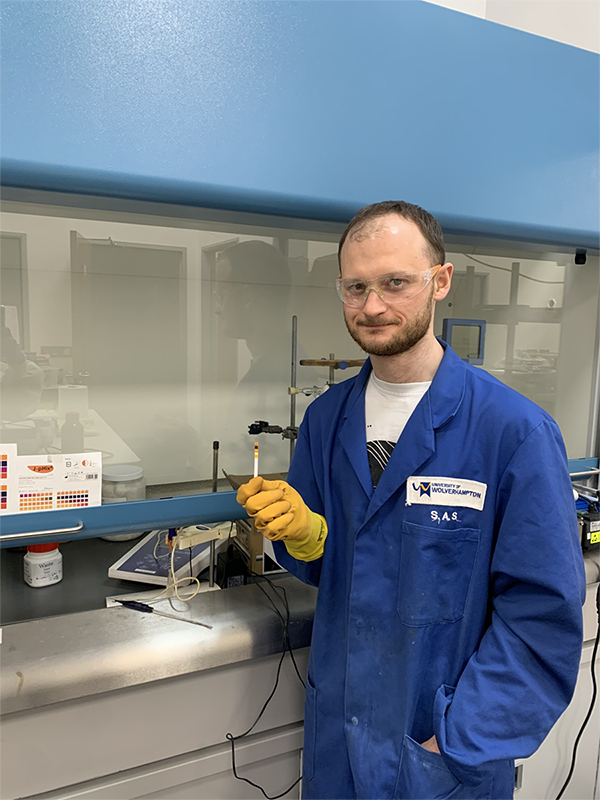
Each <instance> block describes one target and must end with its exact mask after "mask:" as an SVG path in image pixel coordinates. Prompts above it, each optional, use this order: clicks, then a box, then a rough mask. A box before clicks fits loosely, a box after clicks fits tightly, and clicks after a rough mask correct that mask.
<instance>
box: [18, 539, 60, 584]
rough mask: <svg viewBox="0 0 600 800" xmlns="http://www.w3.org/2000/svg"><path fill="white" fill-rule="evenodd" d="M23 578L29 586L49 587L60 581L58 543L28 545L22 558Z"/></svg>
mask: <svg viewBox="0 0 600 800" xmlns="http://www.w3.org/2000/svg"><path fill="white" fill-rule="evenodd" d="M23 576H24V578H25V583H27V584H29V586H34V587H37V586H50V585H51V584H52V583H58V582H59V581H61V580H62V576H63V565H62V553H61V552H60V551H59V549H58V542H48V543H46V544H28V545H27V552H26V553H25V555H24V557H23Z"/></svg>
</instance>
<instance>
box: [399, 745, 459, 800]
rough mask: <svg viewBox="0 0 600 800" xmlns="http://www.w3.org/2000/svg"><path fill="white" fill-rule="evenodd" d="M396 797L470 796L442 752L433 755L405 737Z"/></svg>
mask: <svg viewBox="0 0 600 800" xmlns="http://www.w3.org/2000/svg"><path fill="white" fill-rule="evenodd" d="M394 797H395V798H397V800H449V798H451V797H452V798H456V800H458V798H459V797H465V798H466V797H469V794H468V789H467V787H466V786H465V785H464V784H463V783H461V782H460V781H459V780H458V778H455V777H454V775H453V774H452V773H451V772H450V770H449V769H448V767H447V766H446V764H445V762H444V759H443V757H442V756H441V755H440V754H439V753H431V752H430V751H429V750H426V749H425V748H424V747H421V745H420V744H417V742H415V740H414V739H411V738H410V736H407V735H405V737H404V742H403V745H402V755H401V757H400V768H399V770H398V780H397V783H396V791H395V792H394Z"/></svg>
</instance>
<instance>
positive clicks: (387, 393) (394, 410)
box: [365, 372, 431, 487]
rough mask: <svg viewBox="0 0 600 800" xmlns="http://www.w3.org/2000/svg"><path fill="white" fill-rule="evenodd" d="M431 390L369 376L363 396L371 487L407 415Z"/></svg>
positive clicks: (413, 384)
mask: <svg viewBox="0 0 600 800" xmlns="http://www.w3.org/2000/svg"><path fill="white" fill-rule="evenodd" d="M430 386H431V381H425V382H424V383H387V382H386V381H382V380H379V378H377V377H376V376H375V373H374V372H371V375H370V377H369V382H368V383H367V390H366V394H365V423H366V435H367V453H368V456H369V467H370V469H371V477H372V479H373V486H374V487H375V486H377V483H378V482H379V479H380V478H381V475H382V473H383V470H384V469H385V465H386V464H387V462H388V461H389V459H390V456H391V455H392V451H393V449H394V447H395V446H396V442H397V441H398V439H399V438H400V434H401V433H402V431H403V430H404V427H405V425H406V423H407V422H408V420H409V418H410V415H411V414H412V413H413V411H414V410H415V408H416V407H417V405H418V404H419V401H420V400H421V398H422V397H423V395H424V394H425V392H426V391H427V389H429V387H430Z"/></svg>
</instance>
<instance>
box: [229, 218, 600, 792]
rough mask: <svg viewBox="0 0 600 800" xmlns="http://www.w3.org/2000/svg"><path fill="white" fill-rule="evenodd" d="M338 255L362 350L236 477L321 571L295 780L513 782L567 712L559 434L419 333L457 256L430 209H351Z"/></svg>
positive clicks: (252, 504) (354, 787) (570, 562)
mask: <svg viewBox="0 0 600 800" xmlns="http://www.w3.org/2000/svg"><path fill="white" fill-rule="evenodd" d="M339 260H340V278H339V279H338V282H337V283H338V292H339V294H340V297H341V299H342V301H343V303H344V317H345V321H346V325H347V328H348V331H349V333H350V335H351V336H352V337H353V339H355V341H357V342H358V343H359V344H360V345H361V347H362V348H363V349H364V350H365V351H366V352H367V353H369V355H370V358H369V359H368V360H367V361H366V363H365V365H364V367H363V369H362V370H361V372H360V374H359V375H358V376H357V377H356V378H352V379H351V380H348V381H345V382H343V383H341V384H338V385H337V386H334V387H332V388H331V389H330V390H329V391H328V392H327V393H326V394H324V395H323V396H322V397H320V398H319V399H318V400H316V401H315V402H314V403H313V404H312V405H311V406H310V407H309V408H308V410H307V413H306V414H305V417H304V421H303V423H302V426H301V428H300V432H299V438H298V444H297V447H296V452H295V455H294V459H293V461H292V464H291V467H290V471H289V475H288V481H289V483H286V482H284V481H275V482H268V481H263V479H262V478H260V477H259V478H254V479H253V480H252V481H250V482H249V483H248V484H246V485H245V486H243V487H241V488H240V491H239V494H238V500H239V501H240V502H241V503H242V504H243V505H244V507H245V508H246V509H247V511H248V512H249V513H250V514H252V515H253V516H254V517H255V520H256V523H257V525H258V526H259V527H260V528H261V529H262V531H263V533H264V535H265V536H268V537H269V538H270V539H273V540H275V541H276V542H277V544H276V547H277V555H278V558H279V559H280V560H281V563H282V564H283V565H284V566H285V567H286V568H287V569H289V570H290V572H292V573H293V574H294V575H296V576H297V577H299V578H300V579H301V580H303V581H306V582H307V583H311V584H313V585H315V586H318V587H319V595H318V601H317V609H316V614H315V622H314V628H313V638H312V646H311V653H310V663H309V671H308V681H307V695H306V710H305V742H304V774H303V795H304V797H305V798H413V799H415V798H422V799H423V800H425V799H426V800H432V799H433V798H449V797H452V798H457V799H458V798H510V797H512V794H513V782H514V763H513V759H514V758H516V757H524V756H529V755H530V754H531V753H533V752H534V751H535V750H536V749H537V747H538V746H539V745H540V743H541V742H542V741H543V739H544V737H545V736H546V735H547V733H548V731H549V730H550V728H551V727H552V725H553V724H554V722H555V721H556V719H557V718H558V716H559V715H560V714H561V713H562V711H563V710H564V709H565V708H566V706H567V704H568V703H569V701H570V699H571V696H572V693H573V689H574V686H575V681H576V676H577V671H578V666H579V659H580V655H581V645H582V617H581V603H582V600H583V596H584V591H585V579H584V572H583V561H582V555H581V549H580V546H579V543H578V538H577V525H576V516H575V508H574V502H573V494H572V490H571V485H570V481H569V476H568V472H567V466H566V454H565V450H564V446H563V443H562V439H561V436H560V432H559V430H558V427H557V425H556V424H555V423H554V421H553V420H552V419H551V417H549V416H548V414H546V413H545V412H544V411H542V410H541V409H540V408H538V407H537V406H535V405H534V404H533V403H531V402H530V401H529V400H527V399H526V398H524V397H522V396H521V395H519V394H517V393H516V392H514V391H513V390H511V389H510V388H508V387H506V386H504V385H503V384H501V383H499V382H498V381H497V380H495V379H494V378H492V377H491V376H490V375H488V374H487V373H486V372H485V371H483V370H477V369H475V368H473V367H470V366H468V365H467V364H465V363H464V362H462V361H461V360H460V359H459V358H458V357H457V356H456V354H455V353H453V352H452V350H451V349H450V348H449V347H447V346H446V345H445V344H444V343H442V342H439V341H438V340H437V339H436V338H435V336H434V334H433V309H434V304H435V303H436V302H438V301H440V300H443V298H444V297H446V295H447V293H448V290H449V288H450V281H451V276H452V269H453V267H452V264H449V263H446V261H445V252H444V243H443V237H442V232H441V229H440V226H439V225H438V223H437V222H436V220H435V219H434V218H433V217H432V216H431V215H430V214H428V213H427V212H426V211H424V210H423V209H421V208H419V207H418V206H414V205H411V204H409V203H403V202H398V203H395V202H386V203H378V204H375V205H372V206H367V207H366V208H364V209H362V211H360V212H359V213H358V214H357V216H356V217H354V219H353V220H352V221H351V222H350V224H349V225H348V228H347V229H346V231H345V233H344V234H343V236H342V239H341V241H340V247H339ZM292 487H293V488H292Z"/></svg>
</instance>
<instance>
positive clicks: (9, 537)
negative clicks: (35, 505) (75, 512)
mask: <svg viewBox="0 0 600 800" xmlns="http://www.w3.org/2000/svg"><path fill="white" fill-rule="evenodd" d="M82 530H83V522H80V523H78V524H77V525H76V526H75V527H74V528H54V529H52V530H48V531H29V532H28V533H8V534H6V536H2V535H1V534H0V541H2V542H8V541H10V540H12V539H31V538H32V537H34V536H57V535H58V534H61V533H77V532H78V531H82Z"/></svg>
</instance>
